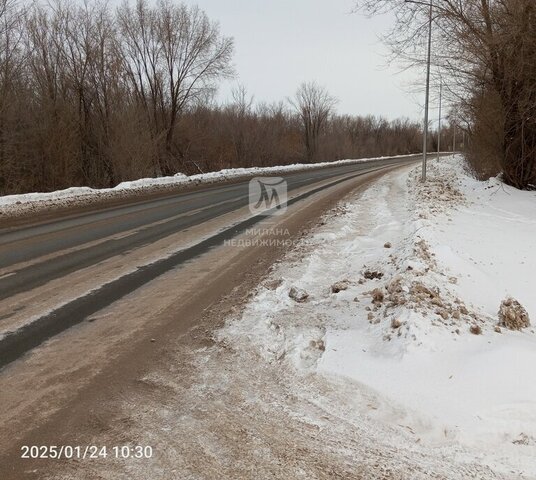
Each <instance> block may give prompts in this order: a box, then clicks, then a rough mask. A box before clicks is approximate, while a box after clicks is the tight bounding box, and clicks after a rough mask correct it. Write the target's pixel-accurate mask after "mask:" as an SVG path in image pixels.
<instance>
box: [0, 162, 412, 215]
mask: <svg viewBox="0 0 536 480" xmlns="http://www.w3.org/2000/svg"><path fill="white" fill-rule="evenodd" d="M411 156H412V155H400V156H398V157H396V158H404V157H411ZM387 158H394V157H377V158H363V159H357V160H355V159H354V160H339V161H336V162H323V163H315V164H293V165H284V166H277V167H251V168H233V169H224V170H220V171H218V172H209V173H202V174H198V175H191V176H187V175H184V174H183V173H178V174H176V175H173V176H168V177H158V178H142V179H139V180H134V181H130V182H122V183H120V184H119V185H117V186H115V187H113V188H101V189H94V188H90V187H72V188H67V189H64V190H57V191H54V192H47V193H37V192H36V193H25V194H20V195H5V196H0V215H5V216H10V215H12V214H17V213H18V212H19V211H21V210H23V209H27V208H28V207H30V208H32V209H35V208H38V207H39V206H40V205H46V206H51V205H53V206H61V205H69V206H73V205H79V204H83V203H87V202H88V201H90V200H95V199H107V200H109V199H111V198H118V197H119V198H120V197H123V196H124V195H126V194H132V193H139V194H143V193H147V192H149V191H151V190H154V189H161V188H165V187H187V186H192V185H199V184H212V183H217V182H222V181H227V180H231V179H233V180H235V179H240V178H249V177H252V176H255V175H280V174H284V173H289V172H295V171H300V170H307V169H311V168H322V167H330V166H337V165H339V166H340V165H350V164H354V163H362V162H370V161H373V160H381V159H387ZM0 218H2V217H0Z"/></svg>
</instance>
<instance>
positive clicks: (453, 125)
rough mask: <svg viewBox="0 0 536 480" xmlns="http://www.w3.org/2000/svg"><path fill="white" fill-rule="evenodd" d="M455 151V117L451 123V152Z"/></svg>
mask: <svg viewBox="0 0 536 480" xmlns="http://www.w3.org/2000/svg"><path fill="white" fill-rule="evenodd" d="M455 151H456V117H454V121H453V123H452V153H454V152H455Z"/></svg>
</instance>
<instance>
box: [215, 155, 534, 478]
mask: <svg viewBox="0 0 536 480" xmlns="http://www.w3.org/2000/svg"><path fill="white" fill-rule="evenodd" d="M419 175H420V169H418V168H415V167H407V168H405V169H399V170H397V171H396V172H392V173H389V174H387V175H384V176H383V177H382V178H381V180H379V181H377V182H375V183H374V184H371V186H369V187H368V188H367V189H366V190H365V191H363V192H357V193H356V194H355V195H354V196H353V197H352V198H349V199H348V200H347V201H346V203H345V204H342V205H339V206H338V207H337V208H336V209H334V211H332V212H331V213H330V214H329V215H327V216H326V218H324V219H323V221H322V222H320V225H319V226H318V227H317V228H316V229H315V230H314V232H313V233H312V234H311V235H310V236H309V237H308V238H306V239H305V240H304V241H303V242H302V243H301V244H299V245H298V246H297V247H295V248H293V249H292V250H291V251H289V253H288V255H287V257H286V259H285V260H284V261H283V262H282V263H280V264H277V265H276V266H275V267H274V269H273V271H272V272H271V274H270V276H269V278H268V279H267V280H266V281H265V283H264V285H263V286H261V287H259V290H258V292H257V293H256V296H255V297H254V298H253V299H252V300H251V302H250V303H249V304H248V306H247V308H246V310H245V312H244V313H243V315H242V317H241V318H239V319H234V320H231V321H229V322H228V323H227V325H226V327H225V328H224V329H223V330H222V331H221V332H220V333H219V340H222V341H225V342H228V343H232V344H234V345H235V346H241V347H242V348H245V347H246V346H248V347H251V346H253V347H254V348H255V349H257V351H258V352H259V354H260V355H261V357H262V359H263V361H266V362H270V363H275V364H277V363H278V362H284V363H285V364H289V365H292V366H293V367H294V368H297V369H298V370H299V371H306V372H309V373H311V372H313V373H314V372H316V373H317V374H318V375H320V376H322V377H325V378H327V379H328V380H329V379H333V381H335V380H336V381H340V380H341V379H344V378H348V379H351V381H354V382H355V381H357V382H358V383H359V384H362V385H363V386H364V387H363V388H366V389H367V390H368V389H372V390H373V391H375V392H376V395H377V396H378V398H379V399H381V401H379V402H378V405H379V406H378V407H374V410H375V411H374V412H373V413H374V417H375V418H380V419H381V421H382V422H386V423H388V424H389V425H391V426H393V425H394V426H399V427H400V428H403V429H404V430H405V431H409V432H410V433H411V435H412V436H413V438H414V439H415V442H418V443H419V444H420V445H422V446H423V447H424V446H425V447H426V448H430V449H438V448H439V449H447V450H448V451H449V452H456V455H455V456H456V461H457V462H458V461H472V462H475V461H476V462H477V463H480V464H482V465H490V466H491V467H492V468H493V469H494V470H495V471H496V472H497V473H498V475H507V476H508V478H512V475H513V478H536V369H535V366H536V335H535V334H534V330H533V329H532V327H531V326H530V320H532V321H533V323H534V322H536V295H535V293H534V285H535V282H534V272H536V255H535V253H534V246H535V243H534V242H535V239H536V208H535V207H536V194H535V193H534V192H521V191H517V190H515V189H513V188H510V187H507V186H504V185H503V184H502V183H501V182H500V181H499V180H498V179H495V178H493V179H490V180H488V181H486V182H480V181H477V180H475V179H474V178H472V177H471V176H470V175H469V174H468V173H467V171H466V170H465V166H464V161H463V158H462V157H461V156H451V157H446V158H442V159H441V160H439V161H433V162H431V163H430V165H429V173H428V175H429V178H428V181H427V182H426V184H422V183H421V182H420V181H419ZM357 395H359V392H356V396H357ZM385 405H389V408H387V407H385ZM382 409H383V410H384V411H383V412H382ZM393 412H397V413H396V414H394V413H393ZM359 413H360V414H363V412H359ZM365 413H367V412H365ZM368 413H370V414H372V412H368ZM357 414H358V413H357V412H356V415H357ZM450 449H453V450H450ZM434 451H436V450H434ZM454 461H455V460H454V458H453V462H454Z"/></svg>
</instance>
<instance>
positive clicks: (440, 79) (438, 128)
mask: <svg viewBox="0 0 536 480" xmlns="http://www.w3.org/2000/svg"><path fill="white" fill-rule="evenodd" d="M442 95H443V79H442V78H441V77H439V123H438V127H437V159H438V160H439V152H440V151H441V150H440V148H441V100H442V98H441V97H442Z"/></svg>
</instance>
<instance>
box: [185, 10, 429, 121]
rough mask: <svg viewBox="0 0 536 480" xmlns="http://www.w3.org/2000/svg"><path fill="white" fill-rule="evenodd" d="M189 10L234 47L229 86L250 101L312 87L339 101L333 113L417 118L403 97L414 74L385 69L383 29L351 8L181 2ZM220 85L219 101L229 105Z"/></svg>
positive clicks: (413, 103)
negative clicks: (194, 8)
mask: <svg viewBox="0 0 536 480" xmlns="http://www.w3.org/2000/svg"><path fill="white" fill-rule="evenodd" d="M185 1H186V3H188V4H197V5H199V6H200V7H201V8H202V9H203V10H205V11H206V12H207V14H208V15H209V17H210V18H211V19H212V20H217V21H219V22H220V26H221V31H222V33H223V34H225V35H228V36H232V37H234V39H235V55H234V64H235V69H236V72H237V78H236V79H235V80H234V81H233V82H231V83H233V84H235V85H236V82H237V81H239V82H240V83H241V84H243V85H244V86H245V87H246V88H247V89H248V92H249V93H251V94H253V95H254V97H255V100H256V101H268V102H271V101H279V100H284V99H286V98H287V97H289V96H292V95H293V93H294V92H295V91H296V88H297V87H298V85H299V84H300V83H301V82H303V81H309V80H316V81H317V82H318V83H320V84H321V85H324V86H325V87H326V88H327V89H328V90H329V92H330V93H331V94H332V95H334V96H335V97H337V98H338V99H339V104H338V107H337V109H338V111H339V112H340V113H350V114H368V113H371V114H376V115H383V116H385V117H388V118H390V119H392V118H395V117H401V116H407V117H410V118H412V119H415V120H418V119H420V116H421V107H420V105H419V97H418V96H417V97H416V96H415V95H411V94H409V93H408V91H409V84H410V80H411V78H413V77H414V76H415V74H409V73H404V74H399V73H398V72H399V71H400V66H399V67H388V68H387V67H386V59H385V55H386V53H387V51H386V48H385V47H384V46H383V45H382V44H381V42H380V41H379V40H378V35H379V34H381V33H382V32H385V31H386V30H387V29H388V28H389V26H390V25H391V23H392V22H391V19H390V18H389V17H386V16H383V17H378V18H374V19H369V18H366V17H363V16H362V15H359V14H352V13H350V12H351V9H352V6H353V1H352V0H185ZM231 88H232V85H230V84H226V85H223V86H222V87H221V89H220V93H219V97H220V99H221V100H226V99H228V98H229V97H230V91H231Z"/></svg>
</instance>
